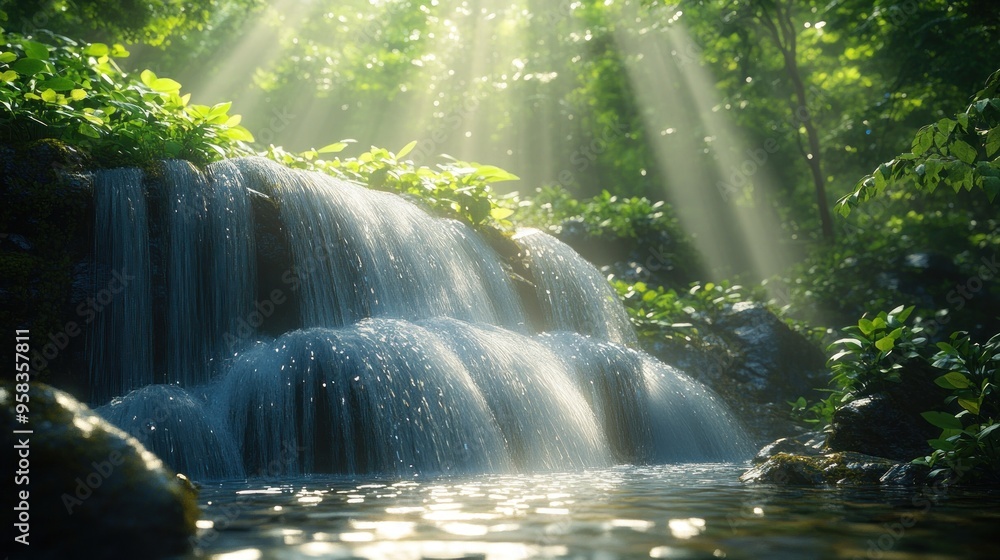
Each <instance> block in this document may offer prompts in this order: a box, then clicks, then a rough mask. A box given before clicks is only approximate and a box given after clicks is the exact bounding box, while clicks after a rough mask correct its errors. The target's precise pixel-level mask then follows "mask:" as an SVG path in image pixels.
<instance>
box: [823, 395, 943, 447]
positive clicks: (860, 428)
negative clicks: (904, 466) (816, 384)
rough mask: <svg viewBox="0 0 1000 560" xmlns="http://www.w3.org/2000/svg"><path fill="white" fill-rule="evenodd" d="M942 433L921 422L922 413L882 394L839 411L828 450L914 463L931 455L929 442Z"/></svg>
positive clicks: (831, 431)
mask: <svg viewBox="0 0 1000 560" xmlns="http://www.w3.org/2000/svg"><path fill="white" fill-rule="evenodd" d="M918 408H919V407H918ZM924 410H928V409H927V408H924ZM938 433H940V430H939V429H937V428H935V427H933V426H932V425H930V424H929V423H928V422H927V421H925V420H924V419H923V418H921V417H920V414H919V412H917V411H914V410H908V409H907V408H906V407H904V406H902V405H901V404H900V401H898V400H897V399H893V398H891V397H890V396H889V395H887V394H884V393H879V394H875V395H871V396H868V397H863V398H860V399H855V400H853V401H851V402H849V403H847V404H845V405H843V406H842V407H840V408H839V409H837V411H836V412H835V413H834V414H833V422H832V423H831V424H830V434H829V437H828V438H827V448H829V449H830V450H832V451H855V452H858V453H866V454H869V455H876V456H879V457H887V458H890V459H896V460H898V461H910V460H913V459H916V458H917V457H923V456H925V455H928V454H929V453H930V452H931V447H930V445H928V443H927V440H928V439H931V438H934V437H937V435H938Z"/></svg>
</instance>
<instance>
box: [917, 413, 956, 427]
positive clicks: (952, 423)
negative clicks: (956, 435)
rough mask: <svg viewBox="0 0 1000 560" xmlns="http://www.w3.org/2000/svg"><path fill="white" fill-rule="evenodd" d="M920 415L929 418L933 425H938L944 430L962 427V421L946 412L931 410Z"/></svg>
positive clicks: (925, 418)
mask: <svg viewBox="0 0 1000 560" xmlns="http://www.w3.org/2000/svg"><path fill="white" fill-rule="evenodd" d="M920 416H923V418H924V420H927V421H928V422H930V423H931V424H932V425H933V426H937V427H938V428H941V429H942V430H961V429H962V421H961V420H959V419H958V418H955V417H954V416H953V415H951V414H948V413H946V412H936V411H930V412H924V413H921V414H920Z"/></svg>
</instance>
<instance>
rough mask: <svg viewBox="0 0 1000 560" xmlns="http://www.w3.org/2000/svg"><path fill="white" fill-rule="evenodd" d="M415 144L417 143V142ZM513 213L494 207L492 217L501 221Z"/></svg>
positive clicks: (507, 209) (506, 209)
mask: <svg viewBox="0 0 1000 560" xmlns="http://www.w3.org/2000/svg"><path fill="white" fill-rule="evenodd" d="M413 144H414V145H416V143H415V142H414V143H413ZM513 213H514V211H513V210H511V209H510V208H494V209H493V210H490V217H491V218H493V219H494V220H497V221H499V220H504V219H506V218H509V217H510V215H511V214H513Z"/></svg>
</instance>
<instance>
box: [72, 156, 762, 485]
mask: <svg viewBox="0 0 1000 560" xmlns="http://www.w3.org/2000/svg"><path fill="white" fill-rule="evenodd" d="M145 180H147V179H146V178H144V176H143V175H142V173H141V172H139V171H138V170H112V171H104V172H100V173H98V174H96V177H95V192H96V195H95V197H96V207H97V213H96V217H97V221H98V227H96V228H95V230H96V232H97V233H96V238H95V258H96V259H97V261H98V263H99V265H100V266H98V267H97V270H98V271H99V273H100V274H102V276H105V277H106V276H108V275H109V274H110V271H113V270H124V271H128V274H129V275H134V276H135V280H134V281H133V280H129V282H128V285H127V288H128V289H127V290H126V291H124V292H123V293H122V294H121V295H120V297H116V298H113V299H112V301H111V302H110V303H108V304H107V313H98V314H97V320H96V321H95V324H94V326H93V328H92V329H91V332H90V335H91V338H90V342H91V344H90V359H91V372H92V376H93V378H94V380H95V389H94V395H95V396H94V398H95V399H96V400H98V401H99V402H107V400H108V399H109V398H110V397H112V396H114V395H124V396H123V397H121V398H118V399H115V400H113V401H112V402H111V403H110V404H109V405H107V406H105V407H103V408H102V409H101V410H102V412H103V413H104V414H105V415H106V416H107V417H108V418H109V419H111V420H112V421H114V422H116V423H118V424H119V425H122V426H123V427H124V428H125V429H127V430H129V431H133V432H134V433H136V434H137V435H138V436H141V438H144V441H147V442H148V444H149V445H150V447H152V448H154V449H155V450H156V451H157V452H158V453H160V454H161V456H162V457H163V458H164V459H165V460H166V461H167V462H168V464H171V465H173V466H174V467H175V468H178V469H181V470H184V471H187V472H189V473H192V474H193V476H198V477H204V478H232V477H240V476H275V475H284V474H308V473H316V472H337V473H354V474H360V473H384V474H392V475H399V476H409V475H412V474H414V473H462V472H465V473H467V472H512V471H526V470H527V471H530V470H558V469H574V470H575V469H581V468H588V467H600V466H606V465H610V464H614V463H623V462H629V463H647V462H663V461H694V460H730V459H742V458H745V457H746V456H747V455H748V454H749V450H748V447H747V446H746V445H745V443H744V441H745V435H744V434H743V432H742V430H741V428H740V427H739V425H738V424H737V423H736V422H735V421H734V420H733V417H732V415H731V414H730V413H729V412H728V411H727V410H726V409H725V406H724V405H723V404H722V403H721V402H720V401H719V400H718V399H717V397H715V395H714V394H713V393H712V392H711V391H709V390H708V389H707V388H705V387H704V386H703V385H701V384H700V383H698V382H696V381H694V380H693V379H691V378H690V377H689V376H687V375H686V374H684V373H683V372H680V371H678V370H676V369H673V368H670V367H669V366H666V365H664V364H661V363H659V362H658V361H656V360H655V359H653V358H652V357H650V356H647V355H645V354H643V353H641V352H639V351H637V350H635V349H633V348H630V347H629V346H634V345H635V344H636V337H635V335H634V333H633V332H632V330H631V326H630V323H629V320H628V317H627V314H626V313H625V310H624V308H623V307H622V305H621V303H620V302H619V301H618V299H617V295H616V294H615V292H614V290H613V289H612V288H611V286H610V285H609V284H608V283H607V281H606V280H605V278H604V277H603V276H602V275H601V273H600V272H599V271H598V270H597V269H596V268H594V267H593V266H592V265H590V264H589V263H588V262H587V261H585V260H584V259H583V258H582V257H580V256H579V255H578V254H577V253H576V252H574V251H573V250H572V249H571V248H570V247H568V246H567V245H565V244H563V243H562V242H560V241H558V240H556V239H555V238H553V237H551V236H549V235H547V234H544V233H542V232H539V231H536V230H521V231H519V232H518V233H517V234H516V235H515V236H514V239H513V241H514V243H516V244H517V246H518V247H519V248H520V251H521V258H522V259H523V262H522V263H521V264H522V265H523V266H525V267H526V270H527V275H528V276H529V277H530V278H529V281H530V282H531V283H532V284H533V288H532V290H533V292H534V293H529V294H525V293H524V292H523V291H522V292H520V293H519V291H518V290H517V289H515V284H514V282H513V280H512V279H511V276H512V274H511V273H510V272H509V271H510V270H512V268H511V265H510V264H508V263H505V262H504V260H503V259H502V258H501V257H500V256H499V253H498V252H497V250H495V249H494V248H493V246H491V244H490V243H488V242H487V241H486V240H485V239H484V238H483V237H482V236H480V234H479V233H477V232H476V231H475V230H473V229H472V228H470V227H468V226H466V225H464V224H462V223H460V222H457V221H455V220H449V219H442V218H435V217H432V216H430V215H428V214H427V213H426V212H424V211H423V210H421V209H420V208H419V207H417V206H416V205H415V204H413V203H411V202H408V201H406V200H404V199H403V198H401V197H399V196H396V195H393V194H389V193H385V192H378V191H374V190H370V189H367V188H365V187H363V186H359V185H356V184H353V183H350V182H346V181H342V180H338V179H334V178H331V177H328V176H325V175H321V174H317V173H312V172H304V171H296V170H292V169H288V168H286V167H283V166H280V165H278V164H276V163H273V162H270V161H268V160H264V159H261V158H243V159H236V160H229V161H223V162H219V163H215V164H212V165H210V166H208V168H206V170H205V171H204V172H202V171H199V170H198V169H196V168H194V167H193V166H191V165H190V164H187V163H185V162H176V161H173V162H166V163H165V164H164V166H163V174H162V177H158V178H156V179H155V180H149V182H150V183H151V185H150V186H144V181H145ZM146 191H150V192H151V193H152V194H151V195H150V197H151V198H150V200H151V201H155V202H154V204H156V203H158V204H159V206H155V208H157V209H159V210H160V211H159V212H153V213H151V214H150V215H149V216H147V210H146V204H147V202H146ZM150 232H152V234H151V233H150ZM494 242H495V243H497V241H496V240H494ZM504 242H506V241H504ZM503 252H504V254H510V251H509V250H508V249H506V248H505V249H503ZM129 278H131V276H129ZM98 285H100V284H98ZM523 285H525V284H524V283H522V286H523ZM161 292H162V293H161ZM522 297H523V298H525V301H522ZM160 306H162V307H164V309H159V307H160ZM529 306H538V307H540V310H541V315H542V321H543V324H541V325H534V324H530V323H529V321H528V320H527V315H526V313H525V309H527V308H528V307H529ZM154 319H157V320H154ZM534 327H539V328H538V330H539V331H541V332H534V331H533V328H534ZM154 341H164V342H162V343H161V344H160V346H155V345H154V343H153V342H154ZM154 371H155V372H156V374H155V375H154ZM164 381H166V382H168V383H172V385H151V384H152V383H154V382H161V383H162V382H164ZM149 418H152V420H151V421H150V420H148V419H149Z"/></svg>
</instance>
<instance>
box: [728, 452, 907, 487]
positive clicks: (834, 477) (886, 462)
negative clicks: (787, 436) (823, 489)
mask: <svg viewBox="0 0 1000 560" xmlns="http://www.w3.org/2000/svg"><path fill="white" fill-rule="evenodd" d="M897 465H899V463H897V462H895V461H892V460H890V459H885V458H882V457H873V456H871V455H864V454H862V453H852V452H839V453H830V454H827V455H811V456H805V455H795V454H791V453H777V454H775V455H774V456H772V457H771V458H770V459H768V460H767V461H766V462H764V463H763V464H761V465H758V466H756V467H754V468H753V469H750V470H749V471H747V472H746V473H744V474H743V476H741V477H740V480H741V481H743V482H756V483H765V484H793V485H823V484H838V485H840V484H854V485H866V484H879V482H880V480H881V478H882V476H883V475H885V473H887V472H888V471H889V470H890V469H892V468H893V467H895V466H897Z"/></svg>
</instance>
